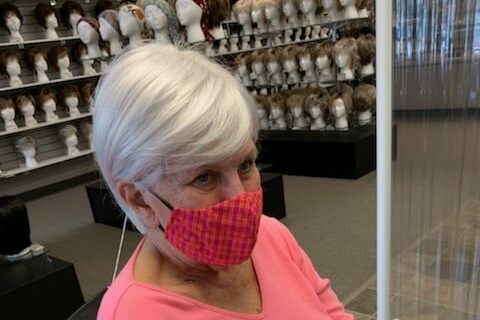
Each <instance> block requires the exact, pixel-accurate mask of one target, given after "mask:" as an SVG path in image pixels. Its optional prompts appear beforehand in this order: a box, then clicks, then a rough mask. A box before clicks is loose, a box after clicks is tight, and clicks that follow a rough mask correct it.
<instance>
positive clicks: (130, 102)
mask: <svg viewBox="0 0 480 320" xmlns="http://www.w3.org/2000/svg"><path fill="white" fill-rule="evenodd" d="M95 101H96V109H95V116H94V130H93V132H94V137H93V139H94V148H95V151H96V157H97V161H98V164H99V166H100V169H101V171H102V173H103V176H104V177H105V179H106V181H107V183H108V185H109V187H110V189H111V191H112V192H113V194H114V196H115V198H116V200H117V201H118V203H119V205H120V206H121V207H122V209H123V210H124V211H125V213H126V214H127V216H128V218H129V219H130V220H131V221H132V222H133V224H134V225H135V226H136V227H137V228H138V230H139V231H140V232H141V233H142V234H144V238H143V240H142V241H141V242H140V243H139V245H138V247H137V249H136V250H135V252H134V253H133V255H132V257H131V258H130V260H129V261H128V263H127V264H126V265H125V267H124V269H123V271H122V272H121V273H120V274H119V275H118V277H117V278H116V280H115V281H114V282H113V283H112V285H111V286H110V287H109V289H108V291H107V293H106V294H105V295H104V297H103V301H102V304H101V307H100V310H99V313H98V319H100V320H105V319H129V320H130V319H142V320H148V319H155V320H156V319H352V316H350V315H348V314H347V313H345V311H344V308H343V306H342V304H341V303H340V302H339V301H338V299H337V297H336V295H335V293H334V292H333V291H332V289H331V288H330V282H329V280H326V279H322V278H320V277H319V275H318V274H317V272H316V271H315V269H314V267H313V265H312V263H311V262H310V260H309V258H308V257H307V255H306V254H305V252H304V251H303V250H302V249H301V248H300V247H299V245H298V244H297V242H296V241H295V239H294V238H293V236H292V234H291V233H290V232H289V231H288V230H287V228H286V227H284V226H283V225H282V224H281V223H279V222H278V221H277V220H275V219H273V218H269V217H267V216H264V215H262V189H261V184H260V175H259V172H258V170H257V168H256V167H255V157H256V156H257V149H256V147H255V143H256V140H257V132H258V129H259V124H258V119H257V116H256V112H255V103H254V101H253V100H252V98H251V97H250V96H249V94H248V93H247V91H246V90H245V89H244V88H243V87H242V86H241V84H240V83H238V82H237V81H236V80H235V78H234V77H233V76H232V75H230V74H229V73H228V72H227V71H226V70H224V69H223V68H222V67H221V66H219V65H217V64H215V63H213V62H211V61H209V60H208V59H207V58H205V57H204V56H202V55H201V54H199V53H197V52H193V51H189V50H182V49H178V48H175V47H173V46H171V45H158V44H147V45H143V46H140V47H137V48H134V49H131V50H130V51H127V52H125V53H123V54H122V55H121V56H120V57H119V58H118V59H117V61H116V62H114V63H113V64H112V65H111V66H110V67H109V69H107V71H106V73H105V74H104V76H103V78H102V79H101V81H100V84H99V86H98V88H97V92H96V99H95Z"/></svg>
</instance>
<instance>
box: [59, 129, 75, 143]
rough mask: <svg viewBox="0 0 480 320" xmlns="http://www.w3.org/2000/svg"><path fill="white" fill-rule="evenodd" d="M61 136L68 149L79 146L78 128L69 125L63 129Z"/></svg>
mask: <svg viewBox="0 0 480 320" xmlns="http://www.w3.org/2000/svg"><path fill="white" fill-rule="evenodd" d="M59 135H60V139H62V141H63V143H64V144H65V145H66V146H67V147H74V146H76V145H77V144H78V138H77V128H76V127H75V126H73V125H71V124H67V125H66V126H64V127H63V128H61V129H60V132H59Z"/></svg>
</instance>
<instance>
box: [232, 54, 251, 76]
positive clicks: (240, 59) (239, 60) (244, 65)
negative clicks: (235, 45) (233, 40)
mask: <svg viewBox="0 0 480 320" xmlns="http://www.w3.org/2000/svg"><path fill="white" fill-rule="evenodd" d="M250 56H251V54H250V53H248V52H244V53H241V54H239V55H237V56H236V58H235V65H236V67H237V70H238V71H240V73H242V74H243V73H244V72H245V73H246V74H250V72H251V71H252V69H251V66H252V65H251V59H250ZM240 69H241V70H240Z"/></svg>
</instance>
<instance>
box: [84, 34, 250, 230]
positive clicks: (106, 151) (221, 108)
mask: <svg viewBox="0 0 480 320" xmlns="http://www.w3.org/2000/svg"><path fill="white" fill-rule="evenodd" d="M258 130H259V124H258V118H257V115H256V112H255V103H254V102H253V99H252V98H251V96H250V95H249V93H248V92H247V91H246V90H245V89H244V88H243V87H242V85H241V84H240V83H239V82H238V81H237V80H236V79H235V78H234V77H233V76H232V75H231V74H230V73H229V72H228V71H227V70H226V69H224V68H223V67H222V66H220V65H218V64H216V63H214V62H212V61H210V60H209V59H208V58H206V57H205V56H203V55H202V54H200V53H198V52H195V51H192V50H186V49H180V48H178V47H174V46H172V45H160V44H155V43H149V44H144V45H141V46H138V47H135V48H132V49H130V50H128V51H126V52H124V53H122V54H121V55H120V56H119V57H118V58H117V59H116V60H115V61H114V62H113V63H112V64H111V65H110V66H109V67H108V69H107V70H106V72H105V74H104V75H103V76H102V77H101V79H100V82H99V84H98V86H97V90H96V94H95V113H94V117H93V145H94V150H95V154H96V161H97V163H98V165H99V167H100V170H101V172H102V174H103V177H104V179H105V180H106V182H107V184H108V185H109V187H110V190H111V192H112V193H113V196H114V197H115V199H116V200H117V202H118V204H119V205H120V207H121V208H122V209H123V211H124V212H125V213H126V214H127V216H128V218H129V219H130V220H131V221H132V223H133V224H134V225H135V226H136V227H137V229H138V230H139V231H140V232H141V233H143V234H145V233H146V231H147V228H146V226H145V225H144V224H143V223H142V221H141V220H140V219H138V218H137V215H136V214H135V212H134V211H133V210H132V209H131V208H130V207H129V206H128V205H127V204H126V203H125V201H123V199H122V198H121V196H120V195H119V194H118V193H117V191H116V188H115V185H116V183H117V182H118V181H124V182H131V183H138V184H140V185H142V186H144V187H146V188H153V187H154V186H155V185H156V184H157V183H158V181H159V179H160V178H161V176H162V175H163V174H166V173H176V172H179V171H183V170H187V169H191V168H196V167H199V166H202V165H206V164H213V163H217V162H220V161H222V160H225V159H227V158H229V157H231V156H233V155H235V154H236V153H238V152H239V151H240V150H241V148H242V147H243V146H244V144H245V143H247V142H248V141H249V140H253V141H254V142H255V141H256V140H257V135H258Z"/></svg>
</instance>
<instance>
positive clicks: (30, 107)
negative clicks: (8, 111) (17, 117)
mask: <svg viewBox="0 0 480 320" xmlns="http://www.w3.org/2000/svg"><path fill="white" fill-rule="evenodd" d="M17 110H18V111H19V112H20V113H21V114H23V115H24V116H33V115H34V114H35V100H34V99H33V97H32V96H31V95H21V96H18V97H17Z"/></svg>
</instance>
